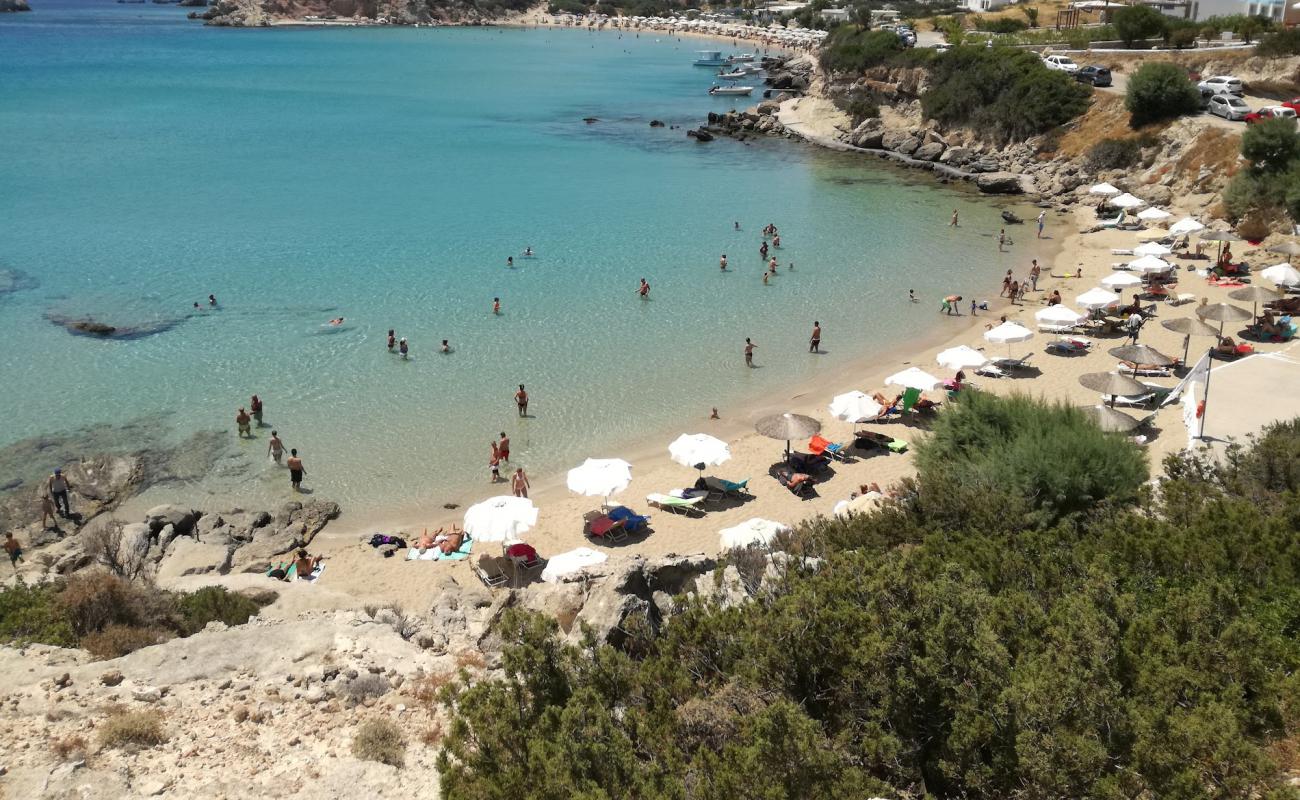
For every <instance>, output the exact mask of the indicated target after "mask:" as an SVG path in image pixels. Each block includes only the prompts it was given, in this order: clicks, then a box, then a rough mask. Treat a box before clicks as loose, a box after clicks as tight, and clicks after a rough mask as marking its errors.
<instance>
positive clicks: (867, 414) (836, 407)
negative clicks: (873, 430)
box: [827, 392, 885, 422]
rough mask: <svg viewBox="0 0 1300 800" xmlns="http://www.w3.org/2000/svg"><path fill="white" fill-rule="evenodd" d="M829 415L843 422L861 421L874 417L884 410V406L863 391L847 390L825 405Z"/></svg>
mask: <svg viewBox="0 0 1300 800" xmlns="http://www.w3.org/2000/svg"><path fill="white" fill-rule="evenodd" d="M827 408H828V409H829V410H830V412H831V415H832V416H834V417H835V418H836V419H842V420H844V421H845V422H862V421H863V420H868V419H875V418H876V417H878V416H880V415H881V414H882V413H883V412H884V410H885V409H884V408H883V407H882V406H881V405H880V404H879V403H877V402H876V401H875V400H873V399H872V398H871V396H870V395H867V394H864V393H863V392H847V393H845V394H841V395H836V396H835V397H834V398H832V399H831V404H830V405H829V406H827Z"/></svg>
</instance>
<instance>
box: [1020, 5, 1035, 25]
mask: <svg viewBox="0 0 1300 800" xmlns="http://www.w3.org/2000/svg"><path fill="white" fill-rule="evenodd" d="M1020 11H1021V13H1023V14H1024V15H1025V20H1026V21H1027V22H1028V23H1029V27H1031V28H1037V27H1038V8H1037V7H1035V6H1021V7H1020Z"/></svg>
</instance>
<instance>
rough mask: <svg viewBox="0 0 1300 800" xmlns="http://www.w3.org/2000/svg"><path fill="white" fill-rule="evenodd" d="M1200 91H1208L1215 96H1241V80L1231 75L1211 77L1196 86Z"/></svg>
mask: <svg viewBox="0 0 1300 800" xmlns="http://www.w3.org/2000/svg"><path fill="white" fill-rule="evenodd" d="M1196 86H1197V87H1198V88H1200V89H1209V90H1210V91H1212V92H1214V93H1215V94H1235V95H1237V96H1241V93H1242V92H1241V79H1240V78H1234V77H1233V76H1231V75H1211V76H1210V77H1208V78H1206V79H1205V80H1203V81H1201V82H1200V83H1198V84H1196Z"/></svg>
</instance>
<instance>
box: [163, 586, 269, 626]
mask: <svg viewBox="0 0 1300 800" xmlns="http://www.w3.org/2000/svg"><path fill="white" fill-rule="evenodd" d="M272 599H274V598H272ZM176 608H177V611H179V612H180V617H181V635H182V636H190V635H192V634H194V633H197V632H198V631H201V630H203V628H204V626H206V625H207V624H208V623H209V622H221V623H224V624H226V625H230V626H234V625H243V624H244V623H245V622H248V618H249V617H251V616H254V615H255V614H257V612H258V611H259V610H260V609H261V606H260V605H259V604H258V603H257V601H256V600H253V599H252V598H250V597H248V596H246V595H243V594H239V593H237V592H232V591H229V590H228V589H226V588H225V587H224V586H204V587H203V588H202V589H199V590H198V591H196V592H192V593H190V594H186V595H182V596H181V597H180V598H178V599H177V601H176Z"/></svg>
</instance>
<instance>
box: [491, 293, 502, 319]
mask: <svg viewBox="0 0 1300 800" xmlns="http://www.w3.org/2000/svg"><path fill="white" fill-rule="evenodd" d="M492 313H493V314H497V315H500V314H501V298H500V297H494V298H492Z"/></svg>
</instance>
